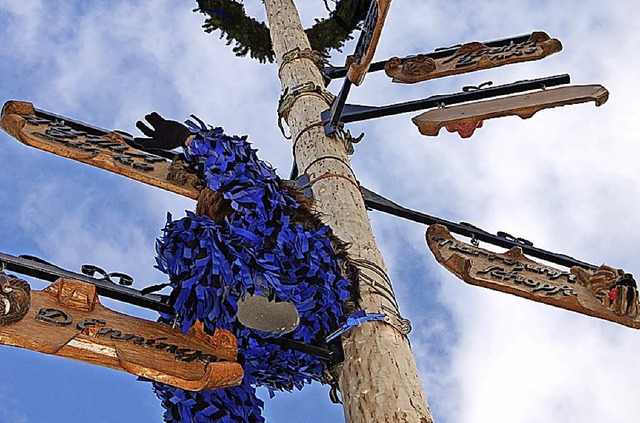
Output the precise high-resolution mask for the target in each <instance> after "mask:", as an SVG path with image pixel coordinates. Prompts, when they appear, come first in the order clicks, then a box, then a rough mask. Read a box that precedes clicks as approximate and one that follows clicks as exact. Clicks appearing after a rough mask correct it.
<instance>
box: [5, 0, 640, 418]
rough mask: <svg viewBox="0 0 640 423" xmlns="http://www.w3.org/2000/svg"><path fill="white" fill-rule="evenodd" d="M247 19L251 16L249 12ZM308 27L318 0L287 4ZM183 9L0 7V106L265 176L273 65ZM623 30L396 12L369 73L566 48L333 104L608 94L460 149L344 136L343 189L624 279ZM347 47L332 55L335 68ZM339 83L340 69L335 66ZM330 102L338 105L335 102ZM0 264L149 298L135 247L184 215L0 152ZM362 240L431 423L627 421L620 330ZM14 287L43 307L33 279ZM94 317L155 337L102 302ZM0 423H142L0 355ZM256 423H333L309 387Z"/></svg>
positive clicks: (318, 12)
mask: <svg viewBox="0 0 640 423" xmlns="http://www.w3.org/2000/svg"><path fill="white" fill-rule="evenodd" d="M246 3H247V5H246V6H247V9H248V10H249V11H250V13H252V14H253V15H254V16H256V17H257V18H259V19H262V18H263V17H264V12H263V10H262V9H261V8H262V5H261V3H260V2H258V1H254V0H247V2H246ZM298 3H300V9H301V15H302V19H303V21H304V22H305V23H306V25H309V24H311V23H312V22H313V19H314V17H317V16H325V15H326V11H324V6H323V4H322V2H321V1H319V0H318V1H315V2H309V1H304V2H302V1H299V2H298ZM194 7H195V2H172V1H169V0H155V1H150V0H149V1H144V2H127V1H120V0H114V1H110V2H81V1H79V0H78V1H75V0H73V1H72V0H65V1H62V0H48V1H44V0H25V1H16V0H0V42H1V43H0V45H2V48H1V49H0V100H2V101H5V100H9V99H18V100H26V101H31V102H33V103H34V104H35V105H36V107H39V108H42V109H45V110H50V111H54V112H56V113H59V114H62V115H66V116H70V117H74V118H76V119H79V120H82V121H86V122H89V123H92V124H94V125H98V126H102V127H105V128H118V129H122V130H126V131H129V132H135V126H134V125H135V121H136V120H138V119H140V118H141V117H142V116H143V115H144V114H146V113H148V112H149V111H152V110H156V111H158V112H160V113H161V114H162V115H164V116H166V117H168V118H173V119H177V120H184V119H186V118H187V117H188V116H189V115H190V114H191V113H194V114H196V115H198V116H199V117H201V118H202V119H204V120H205V121H207V122H208V123H210V124H213V125H219V126H223V127H224V128H225V130H226V131H227V132H228V133H232V134H248V135H249V138H250V140H251V141H252V142H253V143H254V145H255V146H256V147H257V148H258V149H259V151H260V156H261V158H263V159H265V160H267V161H269V162H271V163H272V164H273V165H274V166H275V167H276V168H277V169H278V170H279V173H280V175H282V176H287V175H288V173H289V169H290V166H291V152H290V142H289V141H287V140H285V139H284V138H283V137H282V136H281V134H280V132H279V130H278V128H277V125H276V120H277V117H276V111H275V108H276V104H277V100H278V97H279V95H280V85H279V82H278V80H277V78H276V67H275V65H260V64H259V63H258V62H256V61H253V60H250V59H240V58H236V57H234V56H233V54H232V53H231V50H230V48H229V47H227V46H225V43H224V42H222V41H220V40H219V39H218V37H217V36H216V34H206V33H204V32H203V31H202V29H201V28H200V25H201V24H202V22H203V16H202V15H198V14H195V13H192V12H191V10H192V9H193V8H194ZM639 15H640V13H639V12H638V10H637V7H636V5H635V3H633V2H631V1H630V0H620V1H616V2H602V1H592V0H583V1H578V0H566V1H563V2H549V1H535V2H533V1H524V0H512V1H497V0H488V1H483V2H473V1H456V2H442V1H440V2H438V1H430V0H421V1H413V2H400V1H396V2H394V4H393V5H392V8H391V11H390V13H389V17H388V20H387V25H386V26H385V30H384V33H383V37H382V39H381V42H380V45H379V49H378V53H377V55H376V58H377V59H378V60H380V59H384V58H388V57H391V56H394V55H397V56H403V55H409V54H415V53H419V52H426V51H431V50H433V49H434V48H437V47H442V46H449V45H453V44H457V43H460V42H467V41H482V40H491V39H497V38H503V37H507V36H511V35H517V34H522V33H526V32H530V31H533V30H545V31H547V32H548V33H549V34H550V35H551V36H553V37H557V38H559V39H560V40H561V41H562V42H563V45H564V50H563V51H562V52H561V53H559V54H557V55H554V56H552V57H550V58H548V59H546V60H544V61H540V62H534V63H529V64H520V65H512V66H508V67H504V68H500V69H495V70H489V71H482V72H476V73H473V74H469V75H466V76H460V77H449V78H444V79H441V80H436V81H432V82H429V83H422V84H416V85H413V86H404V85H400V84H392V83H391V82H390V81H389V80H388V79H387V78H386V77H385V76H384V74H383V73H378V74H371V75H369V76H368V77H367V79H366V81H365V83H364V84H363V85H362V86H361V87H358V88H354V89H353V90H352V93H351V96H350V102H353V103H362V104H390V103H394V102H400V101H406V100H412V99H418V98H423V97H427V96H429V95H432V94H441V93H448V92H456V91H459V90H460V89H461V87H462V86H464V85H469V84H473V85H477V84H479V83H482V82H484V81H487V80H492V81H493V82H494V83H495V84H504V83H509V82H513V81H517V80H522V79H532V78H538V77H542V76H546V75H555V74H559V73H569V74H571V76H572V82H573V83H574V84H590V83H601V84H603V85H605V86H606V87H607V88H608V89H609V91H610V92H611V96H610V99H609V101H608V102H607V103H606V104H605V105H603V106H602V107H600V108H596V107H594V106H593V104H592V103H590V104H587V105H580V106H574V107H564V108H559V109H554V110H547V111H543V112H540V113H539V114H537V115H536V116H534V117H533V118H532V119H529V120H521V119H519V118H516V117H514V118H506V119H500V120H493V121H488V122H486V123H485V125H484V128H481V129H479V130H478V131H477V132H476V134H475V135H474V136H473V137H472V138H470V139H468V140H461V139H459V138H457V136H455V135H452V134H448V133H446V132H443V133H442V134H441V135H440V136H439V137H437V138H427V137H422V136H420V134H419V133H418V131H417V130H416V128H415V127H414V126H413V124H412V123H411V120H410V117H411V116H413V115H401V116H397V117H393V118H386V119H379V120H374V121H369V122H365V123H358V124H352V125H350V128H351V130H352V132H354V133H358V132H359V131H364V132H365V133H366V136H365V139H364V140H363V141H362V142H361V143H360V144H358V145H357V146H356V153H355V155H354V156H353V157H352V162H353V166H354V169H355V172H356V174H357V175H358V178H359V180H360V182H361V183H362V184H363V185H364V186H366V187H368V188H370V189H372V190H374V191H377V192H379V193H380V194H382V195H385V196H387V197H389V198H391V199H392V200H394V201H396V202H398V203H401V204H403V205H405V206H407V207H411V208H414V209H417V210H422V211H425V212H428V213H430V214H434V215H438V216H441V217H445V218H447V219H449V220H453V221H466V222H471V223H473V224H475V225H477V226H479V227H482V228H484V229H486V230H488V231H491V232H496V231H498V230H502V231H506V232H509V233H511V234H513V235H516V236H521V237H524V238H527V239H529V240H531V241H533V242H534V243H535V244H536V246H539V247H541V248H545V249H549V250H553V251H558V252H563V253H566V254H569V255H572V256H574V257H577V258H580V259H582V260H584V261H588V262H591V263H595V264H600V263H603V262H606V263H607V264H610V265H612V266H615V267H620V268H623V269H625V270H626V271H628V272H631V273H638V263H637V260H636V258H637V251H638V247H637V246H638V245H640V229H639V228H640V218H639V217H638V216H639V214H638V213H637V211H638V210H640V201H639V200H640V195H639V194H640V184H639V178H638V176H637V157H638V152H639V150H640V148H639V147H638V141H639V139H638V138H639V137H638V130H637V123H636V122H637V115H638V111H639V110H640V100H639V98H640V97H639V94H640V92H639V90H638V83H639V81H638V79H639V78H638V71H637V69H638V59H637V53H636V48H635V46H637V45H638V43H639V42H640V26H639V25H640V24H639V23H638V22H640V16H639ZM353 47H354V43H353V42H352V43H350V44H349V45H348V46H347V48H346V49H345V52H349V53H350V52H351V51H352V50H353ZM331 61H332V63H334V64H335V65H340V64H342V63H343V61H344V54H343V53H339V52H335V53H334V54H333V57H332V60H331ZM329 89H330V90H331V91H333V92H337V91H338V90H339V83H337V82H334V83H332V84H331V85H330V87H329ZM0 163H2V166H3V172H0V204H2V205H3V207H0V251H3V252H7V253H11V254H32V255H38V256H40V257H42V258H44V259H47V260H49V261H52V262H54V263H56V264H58V265H60V266H63V267H66V268H69V269H76V270H77V269H79V268H80V266H81V265H82V264H84V263H93V264H98V265H100V266H101V267H104V268H106V269H108V270H109V271H123V272H125V273H128V274H131V275H132V276H134V277H135V279H136V281H137V284H136V286H137V287H139V288H141V287H143V286H146V285H150V284H154V283H158V282H160V281H163V280H164V276H163V275H162V274H161V273H160V272H158V271H156V270H154V269H153V264H154V240H155V238H156V237H157V236H159V235H160V229H161V228H162V227H163V225H164V222H165V216H166V212H167V211H171V212H172V213H173V214H174V215H175V216H182V215H183V213H184V210H187V209H193V207H194V206H195V204H194V202H192V201H190V200H187V199H184V198H181V197H179V196H176V195H172V194H169V193H165V192H163V191H161V190H159V189H155V188H151V187H147V186H143V185H141V184H138V183H136V182H133V181H130V180H127V179H125V178H122V177H119V176H117V175H112V174H108V173H106V172H103V171H100V170H98V169H95V168H90V167H88V166H85V165H82V164H79V163H75V162H71V161H66V160H64V159H61V158H59V157H56V156H52V155H48V154H46V153H44V152H41V151H37V150H34V149H30V148H28V147H26V146H23V145H21V144H19V143H18V142H17V141H15V140H13V139H12V138H10V137H8V136H7V135H6V134H4V133H1V134H0ZM370 216H371V220H372V224H373V226H374V232H375V234H376V238H377V240H378V242H379V246H380V249H381V250H382V253H383V255H384V257H385V260H386V263H387V266H388V267H389V270H390V273H391V276H392V280H393V281H394V288H395V291H396V294H397V296H398V301H399V303H400V307H401V311H402V313H403V314H404V315H405V316H406V317H407V318H409V319H410V320H411V321H412V322H413V327H414V330H413V332H412V333H411V334H410V339H411V343H412V347H413V351H414V353H415V356H416V360H417V363H418V367H419V370H420V373H421V376H422V381H423V385H424V388H425V391H426V393H427V398H428V401H429V404H430V406H431V409H432V411H433V413H434V416H435V418H436V420H437V421H438V422H447V423H449V422H450V423H458V422H460V423H464V422H478V421H496V422H523V423H524V422H540V421H546V422H587V423H589V422H602V421H611V422H635V421H636V420H637V415H638V413H639V412H640V393H639V391H638V388H637V381H638V380H640V366H638V363H637V359H636V354H635V353H636V352H637V351H639V350H640V339H639V338H638V334H637V333H636V331H634V330H631V329H627V328H624V327H621V326H617V325H614V324H612V323H608V322H602V321H598V320H595V319H592V318H588V317H584V316H580V315H577V314H574V313H570V312H567V311H564V310H558V309H554V308H552V307H549V306H545V305H541V304H536V303H532V302H527V301H526V300H523V299H519V298H515V297H511V296H509V295H506V294H501V293H497V292H493V291H489V290H482V289H480V288H475V287H471V286H468V285H465V284H464V283H462V282H460V281H458V280H457V279H455V278H454V277H453V276H451V275H450V274H449V273H447V272H446V271H445V270H444V269H442V268H441V267H439V265H438V264H437V263H436V262H435V260H434V259H433V257H432V256H431V253H430V252H429V250H428V249H427V247H426V245H425V242H424V231H425V230H426V228H425V227H423V226H421V225H417V224H413V223H410V222H406V221H401V220H398V219H396V218H392V217H390V216H384V215H381V214H380V213H377V212H372V213H371V215H370ZM32 282H33V284H34V286H35V287H37V288H42V287H43V285H42V284H41V283H39V282H38V281H32ZM104 302H105V304H107V305H108V306H109V307H112V308H114V309H116V310H119V311H124V312H127V313H130V314H136V315H139V316H143V317H146V318H148V319H154V318H155V316H154V314H153V313H150V312H148V311H145V310H141V309H138V308H135V307H130V306H127V305H124V304H121V303H116V302H111V301H107V300H105V301H104ZM0 374H1V375H2V377H0V422H41V421H65V422H86V421H92V422H112V421H122V422H125V421H137V422H155V421H160V420H161V414H162V409H161V408H160V406H159V403H158V401H157V400H156V398H155V396H154V395H153V393H152V392H151V390H150V387H149V385H147V384H145V383H142V382H137V381H136V379H135V377H133V376H131V375H128V374H125V373H121V372H116V371H112V370H108V369H102V368H99V367H96V366H90V365H86V364H82V363H76V362H71V361H68V360H63V359H58V358H55V357H49V356H45V355H42V354H38V353H34V352H29V351H23V350H19V349H15V348H9V347H0ZM263 397H264V398H265V399H266V406H265V416H266V417H267V419H268V421H271V422H278V421H295V422H309V423H324V422H336V421H342V410H341V407H339V406H336V405H333V404H331V403H330V402H329V399H328V397H327V389H326V388H325V387H321V386H310V387H307V388H305V390H304V391H303V392H297V393H294V394H278V395H277V396H276V398H275V399H273V400H269V399H268V396H267V395H266V394H264V395H263Z"/></svg>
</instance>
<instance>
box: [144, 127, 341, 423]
mask: <svg viewBox="0 0 640 423" xmlns="http://www.w3.org/2000/svg"><path fill="white" fill-rule="evenodd" d="M194 119H196V121H197V123H196V122H191V121H189V122H187V124H188V125H189V127H190V129H191V131H192V133H194V134H196V137H195V139H194V140H193V141H192V142H191V144H189V146H188V147H186V148H185V156H186V158H187V160H189V161H190V162H191V163H192V164H194V165H195V166H196V167H197V168H198V170H199V171H200V172H201V173H202V174H203V175H204V177H205V182H206V185H207V187H208V188H210V189H211V190H213V191H216V192H218V193H220V194H222V196H223V198H225V199H226V200H229V201H230V203H231V208H232V209H233V212H232V213H231V214H230V215H228V216H227V217H225V219H224V220H222V221H220V222H216V221H214V220H213V219H211V218H210V217H208V216H196V215H195V214H194V213H191V212H187V215H186V216H185V217H184V218H182V219H180V220H175V221H174V220H172V217H171V215H168V219H167V220H168V221H167V224H166V226H165V228H164V235H163V236H162V238H161V239H159V240H158V242H157V246H156V250H157V257H156V262H157V267H158V268H159V269H160V270H161V271H163V272H164V273H166V274H168V275H169V276H170V279H171V284H172V286H173V288H174V290H173V292H172V294H171V295H172V298H173V299H174V300H175V302H174V308H175V310H176V312H177V314H178V316H179V317H178V321H179V323H180V324H181V326H182V330H183V331H184V332H187V331H188V330H189V328H190V327H191V326H192V325H193V324H194V323H195V321H197V320H201V321H202V322H203V323H204V327H205V330H206V331H208V332H209V333H213V331H214V330H215V328H223V329H227V330H230V331H231V332H232V333H233V334H234V335H235V336H236V337H237V338H238V350H239V354H238V355H239V361H240V363H241V364H242V366H243V368H244V371H245V378H244V381H243V384H242V385H240V386H238V387H235V388H227V389H221V390H215V391H206V392H187V391H184V390H181V389H177V388H173V387H170V386H167V385H162V384H159V383H156V384H154V389H155V392H156V394H157V395H158V397H160V399H161V400H162V405H163V407H165V409H166V412H165V420H166V421H184V422H189V421H194V422H199V421H224V422H227V421H229V422H235V421H239V422H245V421H250V422H262V421H264V419H263V418H262V416H261V409H262V407H263V403H262V401H260V400H259V399H258V398H257V397H256V395H255V387H258V386H264V387H266V388H267V389H268V390H269V393H270V395H271V396H273V395H274V391H276V390H288V391H290V390H292V389H294V388H296V389H301V388H302V387H303V386H304V384H306V383H310V382H311V381H313V380H316V381H319V380H320V379H321V377H322V372H323V363H322V362H321V361H320V360H318V359H317V358H315V357H313V356H311V355H308V354H305V353H302V352H298V351H292V350H287V349H283V348H281V347H280V346H277V345H274V344H272V343H269V342H267V340H266V338H268V337H273V336H277V335H275V334H268V333H263V332H259V331H256V330H253V329H250V328H247V327H244V326H242V325H241V324H240V323H239V322H238V321H237V318H236V312H237V301H238V299H239V298H242V297H243V296H244V295H246V294H247V293H250V294H253V293H259V294H262V295H264V296H269V297H270V298H274V299H276V300H279V301H288V302H291V303H293V304H294V305H295V306H296V308H297V310H298V313H299V315H300V325H299V326H298V328H296V330H295V331H293V332H292V333H291V335H292V336H293V338H294V339H297V340H301V341H304V342H307V343H309V342H318V343H321V342H323V340H324V338H325V337H326V336H327V335H328V334H329V333H331V332H332V331H333V330H335V329H336V328H337V327H339V326H340V325H341V323H342V322H343V321H344V317H343V310H342V301H344V300H345V299H347V297H348V295H349V281H348V280H347V279H345V278H344V277H343V276H342V275H341V273H340V268H339V266H338V259H337V257H336V253H335V251H334V249H333V247H332V245H331V243H330V241H329V238H328V232H329V228H327V227H326V226H322V227H320V228H316V229H308V228H305V227H303V226H301V225H299V224H295V223H293V222H292V220H291V218H290V212H291V210H296V209H298V208H299V207H300V206H299V204H298V203H297V202H296V200H295V199H294V198H293V197H292V196H291V195H290V194H289V193H288V192H287V191H286V190H283V189H281V188H280V184H279V182H280V181H279V178H278V176H277V175H276V173H275V171H274V170H273V168H272V167H271V166H270V165H269V164H267V163H265V162H263V161H261V160H259V159H258V157H257V156H256V150H254V149H252V148H251V147H250V145H249V143H248V142H247V141H246V138H241V137H237V136H228V135H225V134H224V133H223V131H222V129H221V128H214V129H212V128H209V127H207V126H206V125H205V124H204V123H203V122H202V121H200V120H199V119H197V118H195V117H194ZM164 317H165V318H167V319H168V318H169V316H164Z"/></svg>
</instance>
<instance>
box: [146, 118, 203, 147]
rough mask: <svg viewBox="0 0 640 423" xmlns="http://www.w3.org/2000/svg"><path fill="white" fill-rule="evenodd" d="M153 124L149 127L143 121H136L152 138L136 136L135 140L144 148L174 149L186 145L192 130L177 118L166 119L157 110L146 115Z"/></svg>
mask: <svg viewBox="0 0 640 423" xmlns="http://www.w3.org/2000/svg"><path fill="white" fill-rule="evenodd" d="M144 118H145V119H146V120H147V122H149V123H150V124H151V126H152V127H153V129H151V128H149V127H148V126H147V125H145V124H144V122H142V121H138V122H136V126H137V127H138V129H139V130H140V131H142V133H143V134H145V135H146V136H148V137H150V138H134V139H133V142H134V143H135V144H136V145H137V146H138V147H140V148H142V149H143V150H173V149H174V148H177V147H180V146H183V145H184V142H185V141H186V140H187V138H188V137H189V135H191V132H190V131H189V129H188V128H187V127H186V126H184V125H183V124H181V123H180V122H176V121H175V120H166V119H164V118H163V117H162V116H160V115H159V114H158V113H156V112H152V113H149V114H148V115H146V116H145V117H144Z"/></svg>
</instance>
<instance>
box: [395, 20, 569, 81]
mask: <svg viewBox="0 0 640 423" xmlns="http://www.w3.org/2000/svg"><path fill="white" fill-rule="evenodd" d="M561 50H562V44H561V43H560V41H558V40H557V39H555V38H550V37H549V35H547V34H546V33H545V32H534V33H532V34H531V36H530V37H529V39H528V40H527V41H525V42H522V43H511V44H507V45H504V46H502V47H488V46H486V45H484V44H482V43H480V42H472V43H467V44H465V45H463V46H461V47H460V48H459V49H458V50H457V51H456V52H455V53H454V54H452V55H450V56H446V57H442V58H436V59H434V58H432V57H429V56H428V55H425V54H419V55H416V56H411V57H407V58H403V59H400V58H398V57H392V58H391V59H389V60H388V61H387V63H386V64H385V67H384V70H385V72H386V74H387V76H389V77H390V78H392V80H393V82H401V83H405V84H413V83H416V82H422V81H427V80H430V79H435V78H442V77H445V76H450V75H459V74H462V73H467V72H474V71H477V70H482V69H489V68H495V67H498V66H504V65H510V64H512V63H520V62H529V61H532V60H540V59H544V58H545V57H547V56H550V55H552V54H554V53H557V52H559V51H561Z"/></svg>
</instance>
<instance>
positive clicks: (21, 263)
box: [0, 253, 174, 314]
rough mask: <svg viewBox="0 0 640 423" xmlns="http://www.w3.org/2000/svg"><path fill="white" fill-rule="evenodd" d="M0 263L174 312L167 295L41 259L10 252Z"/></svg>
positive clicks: (168, 312) (37, 275) (39, 275)
mask: <svg viewBox="0 0 640 423" xmlns="http://www.w3.org/2000/svg"><path fill="white" fill-rule="evenodd" d="M0 263H3V264H4V266H5V269H7V270H9V271H12V272H16V273H20V274H23V275H27V276H31V277H34V278H38V279H42V280H45V281H50V282H53V281H55V280H56V279H58V278H69V279H74V280H77V281H80V282H85V283H89V284H91V285H94V286H95V287H96V291H97V292H98V294H99V295H102V296H105V297H108V298H112V299H114V300H118V301H122V302H124V303H128V304H133V305H137V306H139V307H144V308H148V309H151V310H155V311H159V312H161V313H167V314H173V313H174V310H173V307H171V305H169V304H168V303H167V300H168V298H167V297H166V296H162V295H157V294H147V295H142V294H141V293H140V291H138V290H137V289H133V288H129V287H126V286H122V285H118V284H115V283H113V282H109V281H105V280H101V279H96V278H92V277H90V276H87V275H83V274H81V273H76V272H71V271H69V270H64V269H62V268H60V267H57V266H54V265H52V264H47V263H44V262H41V261H37V260H32V259H27V258H24V257H15V256H12V255H10V254H5V253H0Z"/></svg>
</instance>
